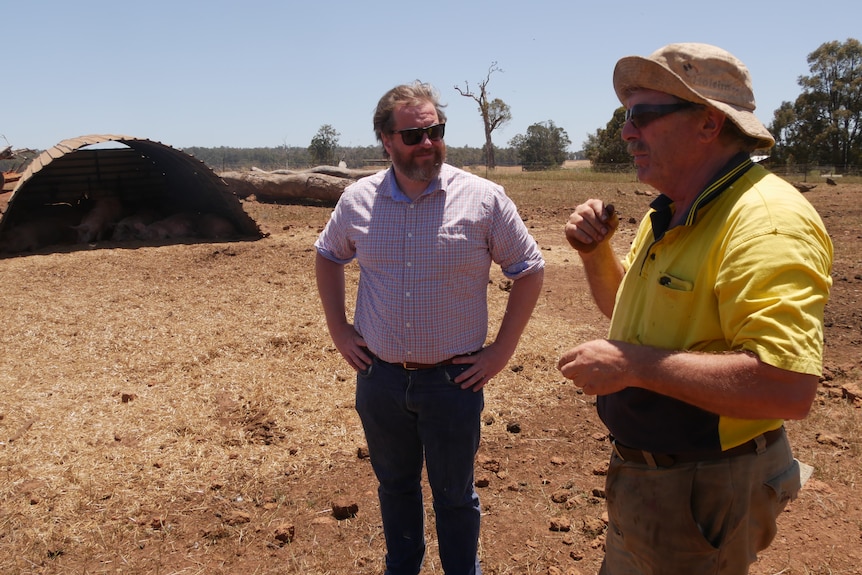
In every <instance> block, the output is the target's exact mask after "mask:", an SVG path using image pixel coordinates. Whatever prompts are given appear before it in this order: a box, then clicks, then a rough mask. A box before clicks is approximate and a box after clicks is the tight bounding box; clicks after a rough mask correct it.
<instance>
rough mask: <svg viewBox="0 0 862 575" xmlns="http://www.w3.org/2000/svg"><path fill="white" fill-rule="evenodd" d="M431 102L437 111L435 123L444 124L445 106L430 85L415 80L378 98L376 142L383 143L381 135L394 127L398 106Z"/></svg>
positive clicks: (375, 123)
mask: <svg viewBox="0 0 862 575" xmlns="http://www.w3.org/2000/svg"><path fill="white" fill-rule="evenodd" d="M425 102H431V103H432V104H434V107H435V108H436V109H437V121H438V122H440V123H441V124H443V123H445V122H446V113H445V112H443V108H445V107H446V106H445V104H441V103H440V94H439V93H438V92H437V90H436V89H435V88H434V86H432V85H431V84H426V83H424V82H420V81H419V80H416V81H415V82H413V83H412V84H402V85H400V86H395V87H394V88H392V89H391V90H389V91H388V92H386V93H385V94H383V97H382V98H380V101H379V102H377V109H375V110H374V135H375V136H376V137H377V141H378V142H383V133H384V132H386V133H389V132H391V131H392V130H393V128H394V127H395V108H398V107H399V106H417V105H420V104H423V103H425Z"/></svg>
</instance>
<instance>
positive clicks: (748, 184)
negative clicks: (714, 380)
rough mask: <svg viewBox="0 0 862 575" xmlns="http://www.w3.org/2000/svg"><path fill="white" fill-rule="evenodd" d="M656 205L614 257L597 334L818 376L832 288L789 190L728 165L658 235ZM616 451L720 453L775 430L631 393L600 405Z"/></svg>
mask: <svg viewBox="0 0 862 575" xmlns="http://www.w3.org/2000/svg"><path fill="white" fill-rule="evenodd" d="M672 209H673V206H672V202H671V200H670V199H669V198H667V197H666V196H660V197H659V198H658V199H657V200H655V201H654V202H653V203H652V205H651V210H650V211H649V213H648V216H649V217H645V218H644V219H643V221H642V222H641V224H640V227H639V229H638V231H637V235H636V237H635V239H634V241H633V243H632V246H631V250H630V251H629V253H628V255H627V256H626V258H625V259H624V260H623V265H624V267H625V269H626V274H625V277H624V278H623V282H622V284H621V286H620V289H619V291H618V292H617V299H616V305H615V307H614V313H613V317H612V319H611V325H610V330H609V334H608V337H609V338H610V339H612V340H621V341H625V342H629V343H635V344H641V345H648V346H653V347H657V348H662V349H672V350H691V351H699V352H725V351H730V350H733V351H742V350H747V351H750V352H752V353H754V354H755V355H757V357H759V358H760V360H761V361H763V362H765V363H768V364H769V365H773V366H775V367H778V368H781V369H786V370H790V371H795V372H799V373H807V374H815V375H819V374H820V373H821V370H822V357H823V309H824V306H825V305H826V301H827V299H828V296H829V290H830V287H831V285H832V278H831V276H830V273H831V268H832V242H831V240H830V239H829V236H828V234H827V233H826V230H825V228H824V225H823V221H822V220H821V218H820V216H819V215H818V213H817V212H816V211H815V209H814V208H813V206H811V204H810V203H809V202H808V200H806V199H805V198H804V197H803V196H802V194H801V193H800V192H799V191H798V190H796V188H794V187H793V186H792V185H790V184H789V183H787V182H786V181H784V180H782V179H781V178H779V177H777V176H775V175H773V174H771V173H770V172H768V171H767V170H766V169H764V168H763V167H762V166H759V165H756V164H753V163H752V162H751V160H749V159H748V157H747V156H745V157H737V158H735V159H734V161H733V162H731V164H729V167H727V168H725V169H724V170H723V171H722V173H721V174H719V175H718V177H717V178H716V180H714V181H713V183H712V184H711V185H710V186H708V187H707V188H706V189H705V190H704V191H703V192H702V193H701V195H700V196H699V197H698V199H697V201H696V202H695V203H694V204H693V206H692V208H691V210H690V212H689V213H688V217H687V219H686V221H685V224H684V225H679V226H676V227H674V228H671V229H664V228H666V227H667V222H669V221H670V216H671V214H672ZM598 410H599V415H600V416H601V418H602V420H603V421H604V423H605V424H606V425H607V426H608V429H609V430H610V432H611V433H612V434H613V435H614V436H615V438H616V439H617V440H618V441H620V443H622V444H624V445H628V446H631V447H635V448H638V449H644V450H648V451H653V452H661V453H689V452H701V451H716V450H719V449H722V450H724V449H729V448H731V447H734V446H736V445H740V444H742V443H745V442H746V441H748V440H750V439H753V438H754V437H756V436H757V435H759V434H761V433H763V432H764V431H768V430H770V429H776V428H778V427H780V426H781V424H782V421H781V420H741V419H734V418H729V417H724V416H721V415H718V414H714V413H709V412H707V411H704V410H702V409H700V408H697V407H695V406H693V405H690V404H687V403H684V402H682V401H679V400H676V399H673V398H670V397H667V396H664V395H660V394H657V393H655V392H651V391H648V390H644V389H639V388H626V389H624V390H622V391H620V392H617V393H614V394H611V395H607V396H603V397H599V398H598Z"/></svg>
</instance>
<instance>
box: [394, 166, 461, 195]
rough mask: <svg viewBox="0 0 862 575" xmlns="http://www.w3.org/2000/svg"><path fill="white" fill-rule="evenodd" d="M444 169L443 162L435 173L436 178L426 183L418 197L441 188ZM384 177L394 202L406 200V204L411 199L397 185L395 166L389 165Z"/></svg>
mask: <svg viewBox="0 0 862 575" xmlns="http://www.w3.org/2000/svg"><path fill="white" fill-rule="evenodd" d="M445 170H446V164H443V166H442V167H441V169H440V173H439V174H438V175H437V177H436V178H434V179H433V180H431V183H429V184H428V187H427V188H425V191H424V192H422V193H421V194H420V195H419V197H420V198H421V197H422V196H427V195H428V194H430V193H432V192H436V191H437V190H442V189H443V172H444V171H445ZM386 178H387V179H388V180H389V196H390V197H391V198H392V199H393V200H395V201H396V202H407V203H408V204H409V203H411V202H412V201H413V200H411V199H410V198H409V197H408V196H407V194H405V193H404V192H402V191H401V188H400V187H399V186H398V180H397V179H396V178H395V168H394V167H391V166H390V168H389V171H388V173H387V174H386Z"/></svg>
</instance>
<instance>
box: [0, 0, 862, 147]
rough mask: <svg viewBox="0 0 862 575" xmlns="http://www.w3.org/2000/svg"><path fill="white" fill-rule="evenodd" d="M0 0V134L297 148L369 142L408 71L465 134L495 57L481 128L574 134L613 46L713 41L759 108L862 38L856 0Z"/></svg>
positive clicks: (449, 130)
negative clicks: (382, 101) (746, 76)
mask: <svg viewBox="0 0 862 575" xmlns="http://www.w3.org/2000/svg"><path fill="white" fill-rule="evenodd" d="M4 3H8V4H10V5H8V6H5V7H4V8H3V18H2V20H3V24H2V30H3V35H2V38H3V42H2V46H3V55H4V57H3V61H4V64H3V70H4V72H3V86H2V88H0V103H2V104H0V135H2V136H3V137H5V141H4V140H3V139H2V138H0V147H3V146H5V145H7V142H8V145H12V147H13V148H16V149H17V148H34V149H45V148H48V147H51V146H53V145H54V144H56V143H58V142H59V141H61V140H64V139H66V138H72V137H75V136H82V135H86V134H105V133H111V134H125V135H130V136H136V137H141V138H148V139H151V140H156V141H159V142H162V143H164V144H167V145H170V146H174V147H177V148H184V147H190V146H204V147H214V146H231V147H275V146H281V145H284V144H287V145H289V146H303V147H304V146H307V145H308V144H309V143H310V141H311V138H312V137H313V136H314V135H315V134H316V133H317V131H318V129H319V128H320V127H321V126H322V125H324V124H330V125H332V126H333V127H334V128H335V129H336V130H337V131H338V132H339V133H340V137H339V142H340V143H341V144H342V145H345V146H366V145H373V144H375V143H376V142H375V140H374V134H373V130H372V127H371V117H372V113H373V110H374V107H375V105H376V103H377V100H378V99H379V98H380V96H381V95H382V94H383V93H384V92H385V91H386V90H388V89H389V88H391V87H392V86H394V85H396V84H400V83H404V82H410V81H412V80H415V79H420V80H422V81H425V82H430V83H432V84H434V85H435V86H436V87H437V89H438V90H439V91H440V93H441V96H442V100H443V102H444V103H446V104H447V105H448V106H447V108H446V112H447V115H448V116H449V119H448V124H447V127H446V142H447V144H448V145H449V146H477V147H478V146H481V145H482V144H483V142H484V136H483V130H482V123H481V119H480V117H479V114H478V111H477V109H476V104H475V102H474V101H473V100H472V99H469V98H465V97H463V96H461V95H459V94H458V92H456V91H455V89H454V86H455V85H458V86H460V87H463V86H464V83H465V81H468V82H469V83H470V86H471V87H476V85H477V84H478V82H479V81H481V80H483V79H484V77H485V75H486V73H487V71H488V68H489V67H490V66H491V63H492V62H497V64H498V66H499V67H500V68H501V69H502V72H497V73H494V74H493V75H492V76H491V82H490V83H489V85H488V90H489V93H490V96H491V97H492V98H500V99H502V100H503V101H504V102H506V103H507V104H508V105H509V106H510V109H511V111H512V115H513V119H512V121H511V122H510V123H509V124H507V125H506V126H505V127H503V128H501V129H499V130H497V131H495V132H494V143H495V144H497V145H498V146H506V145H508V142H509V140H510V139H511V138H512V137H514V136H515V135H517V134H522V133H525V132H526V130H527V128H528V127H529V126H530V125H532V124H535V123H537V122H543V121H546V120H552V121H553V122H554V123H555V124H556V125H557V126H560V127H562V128H563V129H565V130H566V132H567V133H568V135H569V138H570V139H571V140H572V147H571V149H572V150H573V151H574V150H579V149H580V148H581V144H582V143H583V141H584V140H585V139H586V137H587V134H591V133H594V132H595V131H596V130H597V129H598V128H602V127H604V126H605V124H606V123H607V122H608V120H609V119H610V117H611V115H612V114H613V111H614V109H615V108H616V107H617V106H618V105H619V103H618V101H617V99H616V97H615V95H614V92H613V88H612V85H611V75H612V71H613V67H614V64H615V63H616V61H617V60H618V59H619V58H621V57H623V56H627V55H631V54H640V55H647V54H649V53H651V52H652V51H654V50H655V49H657V48H659V47H660V46H663V45H665V44H668V43H671V42H705V43H709V44H715V45H718V46H721V47H723V48H725V49H727V50H729V51H730V52H732V53H733V54H734V55H736V56H737V57H738V58H740V59H741V60H742V61H743V62H745V63H746V65H747V66H748V67H749V69H750V71H751V74H752V77H753V79H754V89H755V96H756V98H757V104H758V109H757V111H756V114H757V116H758V117H759V118H760V119H761V121H763V122H764V123H766V124H769V123H770V122H771V121H772V116H773V112H774V111H775V109H776V108H778V106H779V105H780V104H781V102H783V101H793V100H795V99H796V97H797V96H798V95H799V93H800V88H799V85H798V83H797V79H798V77H799V76H802V75H808V74H809V73H810V71H809V67H808V63H807V60H806V58H807V56H808V54H810V53H811V52H813V51H814V50H815V49H817V47H819V46H820V45H821V44H822V43H824V42H829V41H834V40H837V41H840V42H844V41H846V40H847V39H848V38H856V39H862V2H859V0H831V1H830V2H828V3H826V2H811V3H805V2H798V1H793V0H790V1H782V2H778V1H771V0H760V1H759V2H757V1H755V2H752V1H750V0H749V1H744V2H743V1H737V0H725V1H724V2H720V3H719V2H714V3H704V2H680V1H667V0H652V1H650V2H625V1H622V0H618V1H616V2H607V1H599V2H589V3H581V2H572V1H569V2H562V1H550V0H530V1H523V0H519V1H517V2H513V1H508V0H487V1H486V0H481V1H480V0H437V1H436V2H427V3H424V4H423V3H419V2H406V1H400V2H398V1H391V0H365V1H362V0H356V1H329V2H327V1H319V2H316V1H313V0H311V1H309V0H302V1H296V0H282V1H261V0H245V1H243V2H239V1H236V0H233V1H230V2H227V1H222V0H211V1H208V2H189V1H183V0H169V1H163V0H149V1H147V2H125V1H116V0H115V1H89V0H78V1H74V2H69V1H68V0H64V1H58V0H41V1H32V2H30V1H28V2H16V3H14V5H11V4H12V3H11V2H4ZM583 6H587V7H583ZM710 12H712V13H710Z"/></svg>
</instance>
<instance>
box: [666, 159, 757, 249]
mask: <svg viewBox="0 0 862 575" xmlns="http://www.w3.org/2000/svg"><path fill="white" fill-rule="evenodd" d="M753 165H754V162H753V161H752V160H751V156H749V154H748V153H746V152H740V153H739V154H737V155H735V156H734V157H732V158H731V159H730V161H728V162H727V163H726V164H725V165H724V167H722V168H721V169H720V170H719V171H718V172H717V173H716V174H715V176H714V177H713V178H712V180H711V181H710V183H709V184H707V186H706V187H705V188H704V189H703V191H701V192H700V194H698V196H697V198H695V200H694V202H692V204H691V206H689V208H688V212H687V213H686V215H685V220H684V222H683V225H686V226H691V225H694V223H695V222H696V220H697V215H698V213H699V212H700V210H701V209H703V208H704V207H705V206H706V205H707V204H709V203H710V202H711V201H712V200H714V199H715V198H717V197H718V196H719V195H721V193H722V192H723V191H724V190H726V189H728V188H729V187H730V186H731V185H733V183H734V182H735V181H736V180H738V179H739V178H740V177H741V176H742V175H743V174H744V173H745V172H747V171H748V170H749V168H751V167H752V166H753ZM672 206H673V200H671V199H670V198H669V197H667V196H666V195H664V194H661V195H659V197H657V198H656V199H655V200H653V201H652V203H651V204H650V207H651V208H652V209H653V212H652V213H651V214H650V219H651V220H652V227H653V236H654V237H655V239H656V240H659V239H661V238H662V236H664V234H665V232H666V231H667V230H668V228H669V226H670V221H671V219H672V217H673V210H672Z"/></svg>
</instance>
